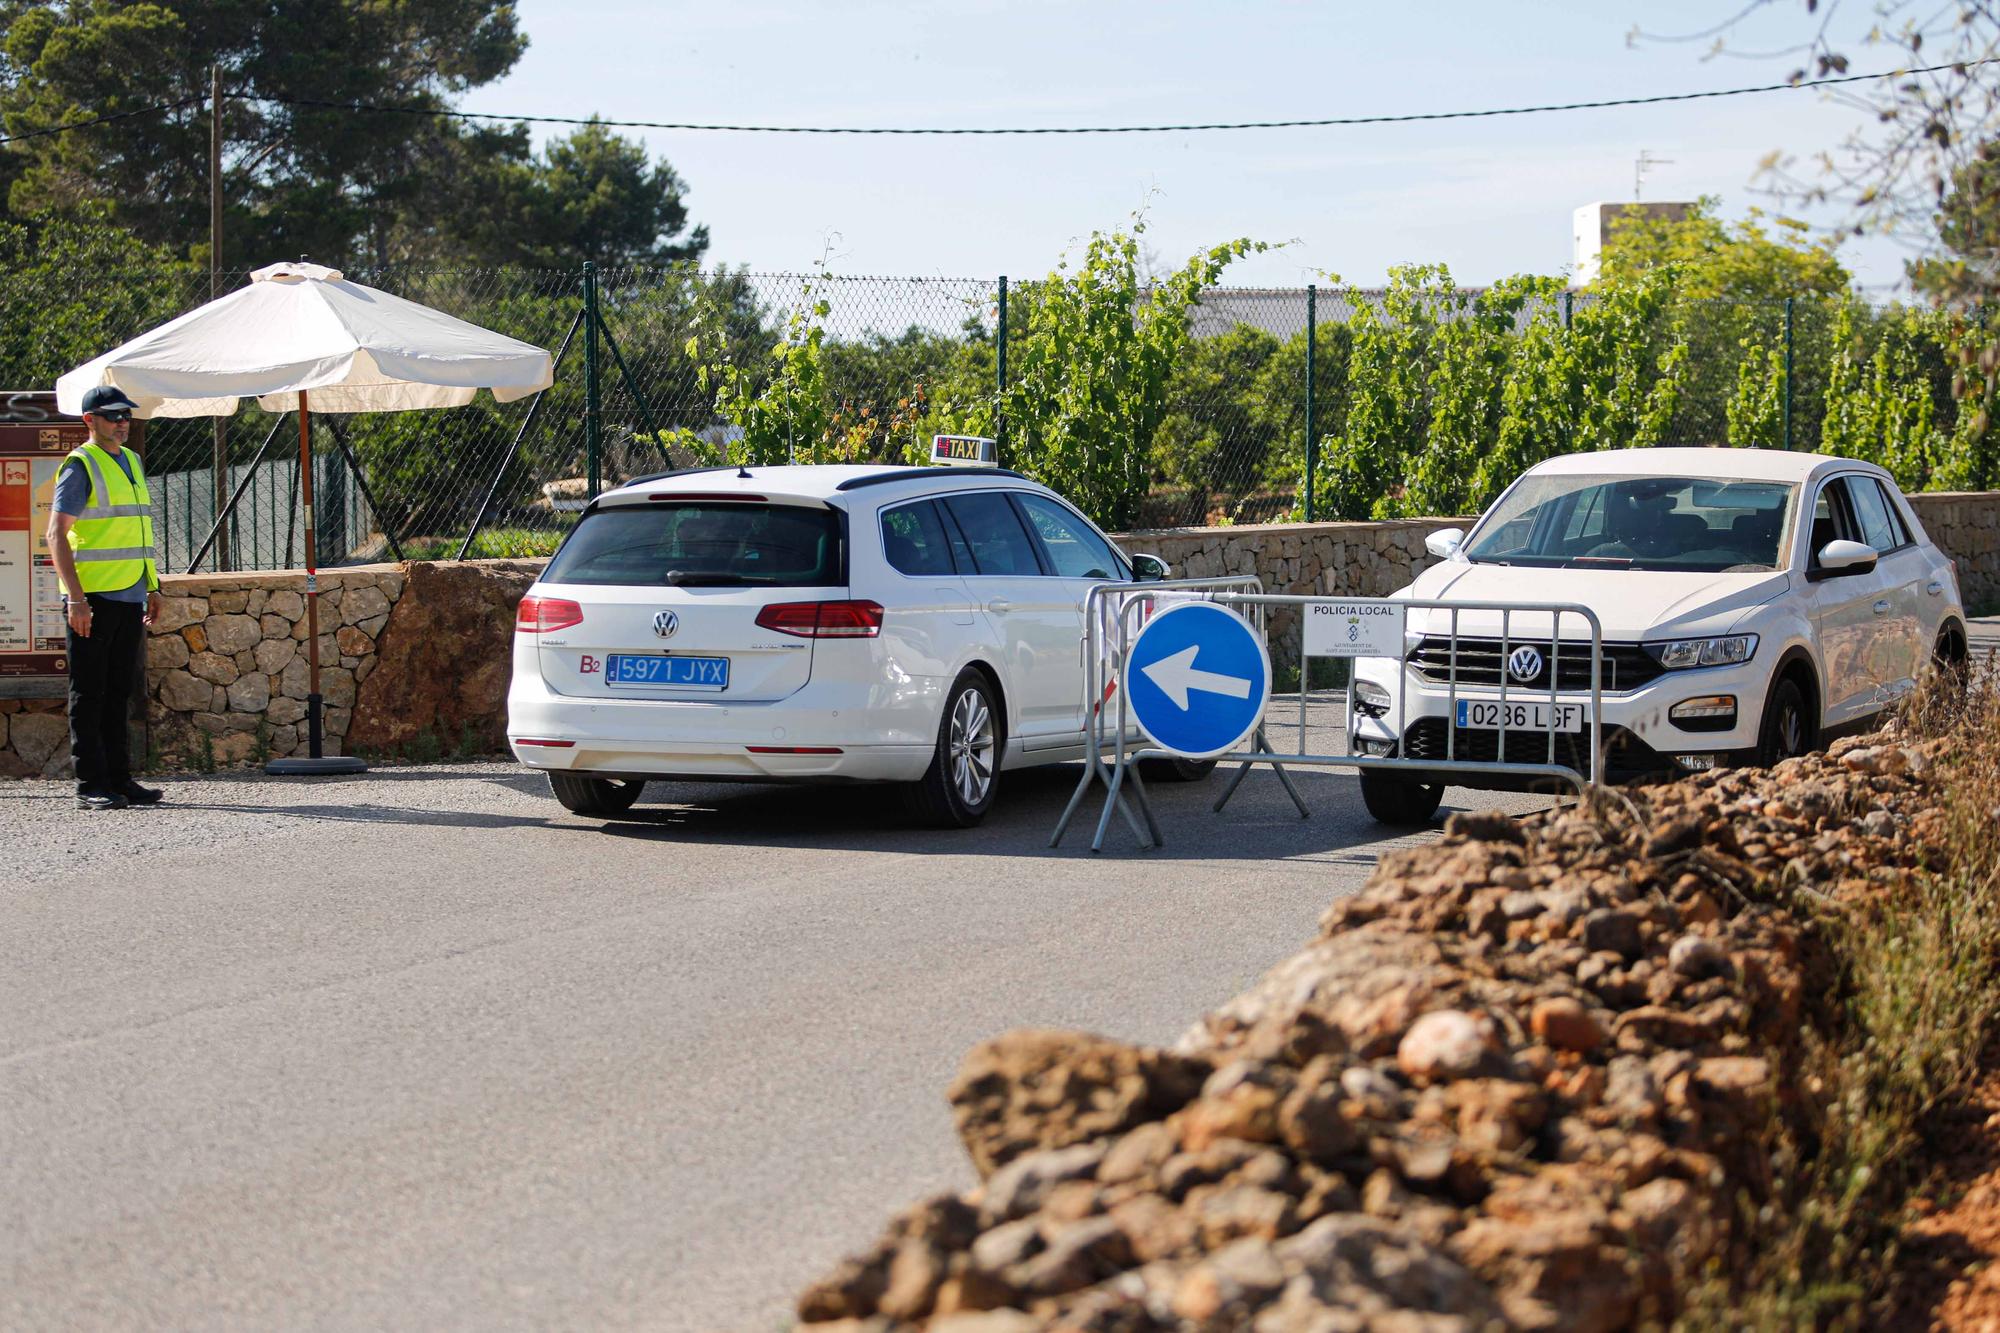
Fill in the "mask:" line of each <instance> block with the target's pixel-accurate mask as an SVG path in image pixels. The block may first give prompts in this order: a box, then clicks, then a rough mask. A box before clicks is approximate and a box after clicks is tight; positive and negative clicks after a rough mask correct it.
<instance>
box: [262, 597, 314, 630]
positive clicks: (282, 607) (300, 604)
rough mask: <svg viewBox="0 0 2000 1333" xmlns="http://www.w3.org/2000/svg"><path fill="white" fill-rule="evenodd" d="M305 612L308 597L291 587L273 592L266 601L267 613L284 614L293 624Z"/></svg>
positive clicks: (269, 614) (270, 614)
mask: <svg viewBox="0 0 2000 1333" xmlns="http://www.w3.org/2000/svg"><path fill="white" fill-rule="evenodd" d="M305 613H306V599H305V598H304V597H303V596H301V595H300V594H298V593H295V592H293V591H292V590H291V589H289V588H281V589H279V590H278V591H277V592H274V593H272V594H271V598H270V600H269V601H267V602H265V603H264V614H265V615H267V616H282V617H284V618H285V620H287V621H288V622H291V623H293V624H296V623H298V620H299V618H300V617H301V616H303V615H305Z"/></svg>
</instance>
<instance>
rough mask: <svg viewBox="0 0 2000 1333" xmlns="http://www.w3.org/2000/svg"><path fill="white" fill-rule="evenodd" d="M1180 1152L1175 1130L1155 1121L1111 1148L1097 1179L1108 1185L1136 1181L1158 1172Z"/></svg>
mask: <svg viewBox="0 0 2000 1333" xmlns="http://www.w3.org/2000/svg"><path fill="white" fill-rule="evenodd" d="M1179 1151H1180V1138H1179V1136H1178V1135H1177V1134H1176V1133H1175V1132H1174V1130H1173V1129H1172V1128H1171V1127H1170V1126H1168V1125H1166V1124H1164V1123H1162V1122H1160V1121H1152V1122H1149V1123H1147V1124H1143V1125H1140V1126H1138V1127H1137V1128H1136V1129H1133V1130H1132V1131H1131V1132H1129V1133H1128V1134H1126V1135H1125V1136H1124V1137H1123V1138H1121V1139H1119V1140H1118V1141H1117V1142H1115V1143H1113V1144H1112V1145H1111V1148H1110V1151H1108V1152H1106V1153H1105V1154H1104V1161H1103V1163H1102V1164H1100V1165H1099V1166H1098V1168H1097V1178H1098V1179H1099V1180H1100V1181H1102V1182H1104V1183H1105V1184H1107V1185H1118V1184H1123V1183H1124V1182H1125V1181H1128V1180H1137V1179H1139V1178H1140V1177H1141V1176H1145V1175H1147V1174H1149V1173H1151V1172H1155V1171H1157V1170H1159V1168H1160V1167H1162V1166H1164V1165H1165V1164H1166V1162H1167V1159H1168V1158H1170V1157H1172V1156H1173V1155H1174V1154H1175V1153H1176V1152H1179Z"/></svg>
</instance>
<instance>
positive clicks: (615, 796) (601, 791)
mask: <svg viewBox="0 0 2000 1333" xmlns="http://www.w3.org/2000/svg"><path fill="white" fill-rule="evenodd" d="M645 789H646V784H645V783H644V782H640V781H626V780H621V779H618V778H586V777H579V776H577V775H576V774H574V773H550V774H549V790H550V791H552V792H554V793H555V794H556V799H557V800H558V801H560V802H562V808H563V809H565V810H567V811H569V812H570V813H571V814H573V815H622V814H624V813H625V812H626V811H627V810H630V809H631V808H632V803H633V802H634V801H636V800H638V799H639V793H640V792H642V791H644V790H645Z"/></svg>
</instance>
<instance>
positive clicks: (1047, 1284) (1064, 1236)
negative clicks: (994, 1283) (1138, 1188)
mask: <svg viewBox="0 0 2000 1333" xmlns="http://www.w3.org/2000/svg"><path fill="white" fill-rule="evenodd" d="M1131 1262H1132V1247H1131V1243H1130V1242H1129V1241H1128V1240H1126V1238H1125V1232H1124V1231H1123V1230H1122V1229H1120V1227H1119V1225H1118V1224H1117V1223H1116V1222H1114V1221H1113V1220H1112V1219H1110V1218H1108V1217H1093V1218H1089V1219H1087V1220H1085V1221H1082V1222H1077V1223H1075V1224H1074V1225H1071V1226H1068V1227H1065V1228H1063V1229H1062V1230H1061V1231H1058V1232H1057V1233H1056V1234H1055V1235H1053V1236H1051V1237H1049V1241H1048V1248H1047V1249H1045V1250H1043V1251H1042V1252H1041V1253H1040V1254H1037V1255H1035V1256H1033V1257H1032V1258H1030V1259H1028V1260H1026V1261H1025V1262H1023V1263H1021V1264H1018V1265H1016V1266H1015V1267H1013V1268H1011V1269H1009V1270H1008V1271H1007V1281H1008V1282H1009V1283H1011V1284H1012V1285H1013V1286H1015V1287H1018V1288H1020V1290H1021V1291H1022V1292H1024V1293H1026V1294H1027V1295H1029V1296H1030V1297H1034V1296H1059V1295H1061V1294H1063V1293H1064V1292H1070V1291H1079V1290H1081V1289H1082V1288H1084V1287H1088V1286H1091V1285H1092V1284H1094V1283H1096V1282H1098V1281H1100V1280H1102V1279H1103V1278H1106V1277H1109V1276H1110V1275H1111V1274H1113V1273H1116V1272H1117V1271H1118V1270H1120V1269H1121V1268H1124V1267H1125V1266H1126V1265H1128V1264H1130V1263H1131Z"/></svg>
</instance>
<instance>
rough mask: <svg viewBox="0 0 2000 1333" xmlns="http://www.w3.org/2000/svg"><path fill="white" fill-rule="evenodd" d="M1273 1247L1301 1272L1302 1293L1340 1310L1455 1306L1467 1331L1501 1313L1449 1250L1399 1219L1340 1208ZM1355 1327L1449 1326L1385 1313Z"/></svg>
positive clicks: (1292, 1271) (1287, 1266)
mask: <svg viewBox="0 0 2000 1333" xmlns="http://www.w3.org/2000/svg"><path fill="white" fill-rule="evenodd" d="M1272 1250H1273V1253H1275V1254H1276V1256H1277V1258H1278V1262H1279V1263H1280V1265H1282V1266H1283V1268H1284V1270H1285V1272H1286V1273H1287V1274H1289V1275H1293V1276H1295V1277H1296V1278H1298V1279H1300V1282H1299V1286H1300V1289H1301V1291H1302V1292H1303V1293H1305V1294H1310V1295H1311V1296H1313V1297H1314V1298H1316V1299H1317V1300H1319V1301H1321V1302H1324V1303H1326V1304H1328V1305H1331V1306H1334V1307H1335V1308H1337V1309H1348V1310H1357V1311H1374V1312H1381V1313H1384V1314H1386V1313H1387V1312H1388V1311H1391V1310H1411V1311H1421V1312H1425V1313H1431V1314H1447V1313H1448V1314H1453V1315H1457V1316H1459V1317H1460V1318H1461V1319H1463V1320H1464V1321H1465V1322H1464V1323H1463V1324H1462V1325H1460V1326H1459V1327H1460V1328H1462V1329H1463V1330H1465V1333H1471V1330H1476V1329H1483V1328H1486V1327H1488V1326H1489V1325H1491V1324H1492V1323H1493V1322H1495V1321H1497V1320H1498V1318H1499V1313H1500V1312H1499V1309H1498V1307H1497V1305H1496V1304H1495V1302H1494V1300H1493V1297H1492V1295H1491V1294H1489V1292H1488V1291H1487V1290H1486V1288H1485V1287H1484V1286H1483V1285H1482V1284H1481V1283H1480V1281H1479V1280H1478V1278H1476V1277H1475V1276H1474V1275H1473V1274H1472V1273H1470V1272H1468V1271H1467V1270H1466V1268H1465V1267H1464V1266H1463V1265H1462V1264H1460V1263H1459V1262H1458V1261H1457V1260H1455V1259H1453V1258H1452V1257H1451V1256H1450V1255H1448V1254H1446V1253H1444V1252H1443V1251H1441V1250H1439V1249H1437V1248H1434V1247H1432V1246H1430V1245H1428V1244H1426V1243H1424V1242H1423V1241H1422V1240H1420V1239H1418V1237H1417V1236H1416V1235H1414V1234H1413V1233H1412V1232H1411V1231H1409V1230H1408V1229H1407V1228H1404V1227H1401V1226H1397V1225H1395V1224H1393V1223H1388V1222H1383V1221H1379V1220H1377V1219H1375V1218H1369V1217H1360V1216H1356V1215H1354V1214H1351V1213H1344V1214H1335V1215H1333V1216H1331V1217H1322V1218H1321V1219H1319V1220H1318V1221H1317V1222H1314V1223H1313V1224H1312V1225H1311V1226H1309V1227H1307V1228H1306V1229H1305V1230H1303V1231H1301V1232H1300V1233H1299V1234H1298V1235H1296V1236H1291V1237H1288V1238H1286V1239H1285V1240H1282V1241H1279V1242H1278V1243H1277V1244H1276V1245H1275V1246H1273V1247H1272ZM1327 1327H1329V1328H1338V1327H1339V1326H1338V1325H1329V1326H1327ZM1350 1327H1356V1328H1379V1329H1382V1330H1384V1333H1387V1331H1388V1330H1392V1329H1396V1328H1399V1327H1401V1328H1407V1329H1409V1330H1411V1331H1412V1333H1415V1331H1416V1330H1419V1329H1421V1330H1425V1333H1430V1331H1431V1330H1432V1329H1433V1328H1435V1329H1439V1330H1442V1329H1443V1328H1447V1327H1450V1326H1449V1325H1442V1324H1440V1325H1431V1324H1426V1323H1423V1322H1419V1321H1417V1320H1408V1321H1404V1322H1402V1323H1401V1324H1400V1325H1399V1324H1397V1323H1393V1322H1390V1320H1388V1319H1384V1320H1383V1321H1382V1322H1381V1323H1379V1324H1376V1323H1372V1322H1371V1323H1369V1324H1356V1325H1350Z"/></svg>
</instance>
